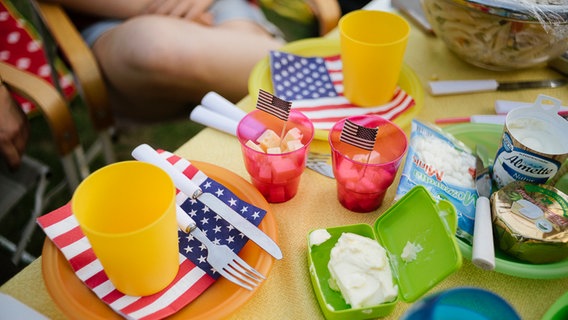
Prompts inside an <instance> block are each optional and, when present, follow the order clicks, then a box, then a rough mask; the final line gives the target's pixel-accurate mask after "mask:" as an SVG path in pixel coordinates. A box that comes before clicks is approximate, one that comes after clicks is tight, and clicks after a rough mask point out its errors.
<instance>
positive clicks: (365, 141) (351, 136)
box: [339, 120, 379, 151]
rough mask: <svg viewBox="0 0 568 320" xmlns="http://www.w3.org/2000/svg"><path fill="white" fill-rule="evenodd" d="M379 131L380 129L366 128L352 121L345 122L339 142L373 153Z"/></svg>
mask: <svg viewBox="0 0 568 320" xmlns="http://www.w3.org/2000/svg"><path fill="white" fill-rule="evenodd" d="M378 131H379V128H366V127H363V126H360V125H358V124H356V123H353V122H352V121H350V120H345V124H344V125H343V129H342V130H341V135H340V136H339V140H340V141H343V142H345V143H348V144H350V145H352V146H355V147H358V148H361V149H365V150H367V151H371V150H373V148H374V146H375V139H376V138H377V132H378Z"/></svg>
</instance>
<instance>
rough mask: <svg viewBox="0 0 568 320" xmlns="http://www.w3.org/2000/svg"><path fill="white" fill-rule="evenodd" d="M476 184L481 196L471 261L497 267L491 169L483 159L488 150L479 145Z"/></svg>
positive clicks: (476, 204) (477, 205)
mask: <svg viewBox="0 0 568 320" xmlns="http://www.w3.org/2000/svg"><path fill="white" fill-rule="evenodd" d="M477 153H478V154H477V155H476V171H475V185H476V187H477V193H478V194H479V197H478V198H477V202H476V203H475V220H474V226H473V244H472V253H471V262H472V263H473V264H474V265H476V266H477V267H479V268H481V269H483V270H493V269H495V248H494V244H493V223H492V222H491V205H490V201H489V197H490V196H491V177H490V176H489V170H488V168H487V167H486V166H485V164H484V163H483V161H482V160H481V157H484V158H485V157H486V154H485V153H486V151H485V150H484V149H483V148H482V147H481V146H477Z"/></svg>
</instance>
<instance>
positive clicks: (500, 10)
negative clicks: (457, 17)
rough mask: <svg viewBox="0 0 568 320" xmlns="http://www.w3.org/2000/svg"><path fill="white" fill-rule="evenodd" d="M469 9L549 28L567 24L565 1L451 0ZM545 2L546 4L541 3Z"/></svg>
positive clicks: (566, 2) (566, 4) (567, 16)
mask: <svg viewBox="0 0 568 320" xmlns="http://www.w3.org/2000/svg"><path fill="white" fill-rule="evenodd" d="M453 1H454V2H456V3H459V4H462V5H465V6H467V7H469V8H472V9H475V10H480V11H483V12H487V13H489V14H492V15H496V16H501V17H504V18H507V19H514V20H522V21H535V22H536V21H538V22H541V23H546V24H548V25H550V26H553V25H557V24H566V23H568V1H567V0H547V1H546V0H524V1H519V0H453ZM543 2H546V3H543Z"/></svg>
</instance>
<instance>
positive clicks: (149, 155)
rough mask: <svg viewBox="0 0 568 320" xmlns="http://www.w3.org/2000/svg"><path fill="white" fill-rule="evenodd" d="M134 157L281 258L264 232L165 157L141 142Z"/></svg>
mask: <svg viewBox="0 0 568 320" xmlns="http://www.w3.org/2000/svg"><path fill="white" fill-rule="evenodd" d="M132 156H133V157H134V159H136V160H139V161H144V162H148V163H151V164H153V165H155V166H157V167H159V168H161V169H162V170H164V171H165V172H167V173H168V175H169V176H170V177H171V178H172V180H173V182H174V185H175V186H176V187H177V188H178V189H179V190H180V191H181V192H183V193H185V194H186V195H187V196H189V197H190V198H192V199H194V200H198V201H200V202H202V203H203V204H205V205H206V206H207V207H209V209H211V210H213V211H214V212H215V213H217V214H218V215H219V216H220V217H222V218H223V219H225V220H226V221H227V222H229V223H230V224H232V225H233V226H234V227H235V228H237V229H238V230H239V231H241V232H242V233H243V234H244V235H245V236H247V237H248V238H249V239H250V240H252V241H253V242H254V243H256V244H257V245H258V246H260V247H261V248H262V249H264V250H265V251H266V252H268V253H269V254H270V255H271V256H273V257H274V258H276V259H278V260H280V259H282V251H281V250H280V247H278V245H277V244H276V242H274V240H272V238H270V237H269V236H268V235H267V234H266V233H264V232H262V230H260V229H259V228H258V227H257V226H255V225H254V224H252V223H251V222H250V221H248V220H247V219H245V218H244V217H243V216H241V215H240V214H238V213H237V212H236V211H234V210H233V209H231V207H229V206H228V205H226V204H225V203H223V201H221V200H219V198H217V197H216V196H215V195H213V194H210V193H206V192H203V190H201V188H199V186H198V185H196V184H195V183H194V182H193V181H191V179H189V178H188V177H186V176H185V175H184V174H183V173H181V172H180V171H179V170H178V169H176V168H175V167H174V166H173V165H172V164H171V163H169V162H168V161H167V160H166V159H164V158H162V157H160V154H159V153H158V152H157V151H156V150H154V149H153V148H152V147H150V146H149V145H147V144H141V145H139V146H138V147H136V148H135V149H134V150H133V151H132Z"/></svg>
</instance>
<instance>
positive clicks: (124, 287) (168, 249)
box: [72, 161, 179, 296]
mask: <svg viewBox="0 0 568 320" xmlns="http://www.w3.org/2000/svg"><path fill="white" fill-rule="evenodd" d="M72 210H73V214H74V215H75V217H76V218H77V221H78V222H79V225H80V227H81V230H82V231H83V233H84V234H85V236H86V237H87V239H88V240H89V242H90V243H91V246H92V248H93V251H94V253H95V255H96V256H97V258H98V259H99V261H100V262H101V264H102V266H103V269H104V271H105V273H106V274H107V276H108V277H109V279H110V281H111V282H112V284H113V285H114V286H115V287H116V288H117V289H118V290H119V291H121V292H122V293H124V294H127V295H133V296H146V295H150V294H153V293H156V292H158V291H160V290H162V289H164V288H165V287H167V286H168V285H169V284H170V283H171V282H172V280H173V279H174V278H175V276H176V275H177V272H178V269H179V249H178V236H177V222H176V213H175V187H174V184H173V181H172V179H171V178H170V177H169V176H168V174H167V173H166V172H164V171H163V170H162V169H160V168H158V167H156V166H154V165H152V164H149V163H145V162H139V161H123V162H118V163H115V164H111V165H108V166H106V167H103V168H101V169H99V170H97V171H95V172H94V173H92V174H91V175H90V176H88V177H87V178H86V179H85V180H84V181H83V182H81V184H80V185H79V187H78V188H77V189H76V190H75V193H74V194H73V199H72Z"/></svg>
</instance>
